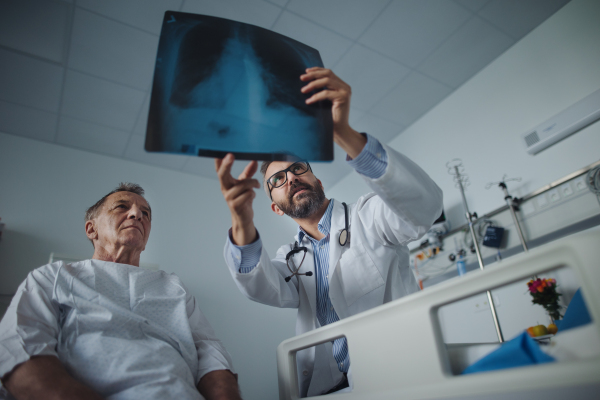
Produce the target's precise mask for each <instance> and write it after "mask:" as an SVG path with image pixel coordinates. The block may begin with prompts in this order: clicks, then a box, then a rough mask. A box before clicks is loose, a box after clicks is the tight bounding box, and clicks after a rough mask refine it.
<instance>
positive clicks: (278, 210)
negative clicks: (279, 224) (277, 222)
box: [271, 203, 285, 216]
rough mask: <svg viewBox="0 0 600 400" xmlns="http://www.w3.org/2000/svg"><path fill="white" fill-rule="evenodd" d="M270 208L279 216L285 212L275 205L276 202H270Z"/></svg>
mask: <svg viewBox="0 0 600 400" xmlns="http://www.w3.org/2000/svg"><path fill="white" fill-rule="evenodd" d="M271 210H273V212H274V213H275V214H277V215H279V216H283V215H284V214H285V213H284V212H283V211H281V209H280V208H279V207H277V204H275V203H271Z"/></svg>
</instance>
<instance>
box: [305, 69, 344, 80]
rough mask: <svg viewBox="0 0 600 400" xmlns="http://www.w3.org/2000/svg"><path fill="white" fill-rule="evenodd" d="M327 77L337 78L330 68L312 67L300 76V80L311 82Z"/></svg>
mask: <svg viewBox="0 0 600 400" xmlns="http://www.w3.org/2000/svg"><path fill="white" fill-rule="evenodd" d="M325 76H332V77H337V75H336V74H334V73H333V71H332V70H330V69H328V68H322V67H312V68H307V69H306V72H305V73H304V74H302V75H300V79H301V80H303V81H310V80H313V79H316V78H323V77H325Z"/></svg>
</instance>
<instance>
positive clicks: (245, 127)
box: [145, 11, 333, 161]
mask: <svg viewBox="0 0 600 400" xmlns="http://www.w3.org/2000/svg"><path fill="white" fill-rule="evenodd" d="M314 66H323V62H322V61H321V57H320V55H319V52H318V51H317V50H315V49H313V48H311V47H309V46H306V45H305V44H302V43H300V42H298V41H296V40H293V39H291V38H288V37H286V36H283V35H280V34H278V33H275V32H271V31H269V30H267V29H263V28H260V27H257V26H253V25H249V24H243V23H240V22H236V21H230V20H227V19H223V18H216V17H209V16H205V15H197V14H188V13H180V12H172V11H167V12H166V13H165V18H164V21H163V25H162V31H161V34H160V41H159V45H158V53H157V57H156V66H155V71H154V82H153V86H152V96H151V100H150V112H149V115H148V128H147V132H146V145H145V148H146V150H147V151H159V152H167V153H178V154H189V155H198V156H206V157H219V158H220V157H223V156H225V154H227V153H233V154H234V155H235V157H236V158H237V159H242V160H275V161H284V160H292V159H305V160H309V161H311V160H312V161H330V160H333V128H332V120H331V103H329V102H319V103H317V104H311V105H307V104H306V103H305V100H306V99H307V98H308V97H309V96H310V95H307V94H303V93H301V92H300V88H302V87H303V86H304V85H306V82H303V81H301V80H300V75H302V74H303V73H304V72H305V70H306V68H309V67H314Z"/></svg>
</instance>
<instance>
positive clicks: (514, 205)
mask: <svg viewBox="0 0 600 400" xmlns="http://www.w3.org/2000/svg"><path fill="white" fill-rule="evenodd" d="M508 181H517V182H521V178H512V179H506V175H504V176H503V177H502V180H501V181H500V182H491V183H488V184H487V185H486V186H485V188H486V189H489V188H491V187H492V186H494V185H495V184H498V187H499V188H500V189H502V191H503V192H504V200H505V201H506V204H507V205H508V209H509V210H510V215H511V216H512V219H513V222H514V223H515V228H516V229H517V233H518V234H519V239H520V240H521V245H522V246H523V251H525V252H527V251H529V249H528V248H527V243H525V236H524V235H523V230H522V229H521V224H520V223H519V220H518V219H517V213H516V211H518V208H517V204H518V202H517V200H516V199H513V197H512V196H511V195H510V194H509V193H508V188H507V187H506V182H508Z"/></svg>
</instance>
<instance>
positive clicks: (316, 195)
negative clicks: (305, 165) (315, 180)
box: [275, 183, 327, 219]
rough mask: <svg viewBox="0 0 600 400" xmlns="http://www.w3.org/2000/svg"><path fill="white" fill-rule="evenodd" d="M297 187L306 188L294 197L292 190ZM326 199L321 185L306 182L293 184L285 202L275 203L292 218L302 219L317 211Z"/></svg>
mask: <svg viewBox="0 0 600 400" xmlns="http://www.w3.org/2000/svg"><path fill="white" fill-rule="evenodd" d="M298 187H301V188H304V189H306V190H305V191H304V193H300V194H299V195H298V196H296V197H294V190H295V189H296V188H298ZM325 200H327V199H326V198H325V192H323V188H321V185H319V184H317V185H315V186H312V185H310V184H308V183H295V184H293V186H292V188H291V190H290V194H289V195H288V199H287V201H286V202H285V203H281V204H279V203H277V202H276V203H275V204H277V207H279V209H280V210H281V211H283V212H284V213H285V214H286V215H288V216H290V217H291V218H294V219H303V218H307V217H310V216H311V215H313V214H314V213H315V212H317V211H319V209H320V208H321V206H322V205H323V203H324V202H325Z"/></svg>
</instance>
